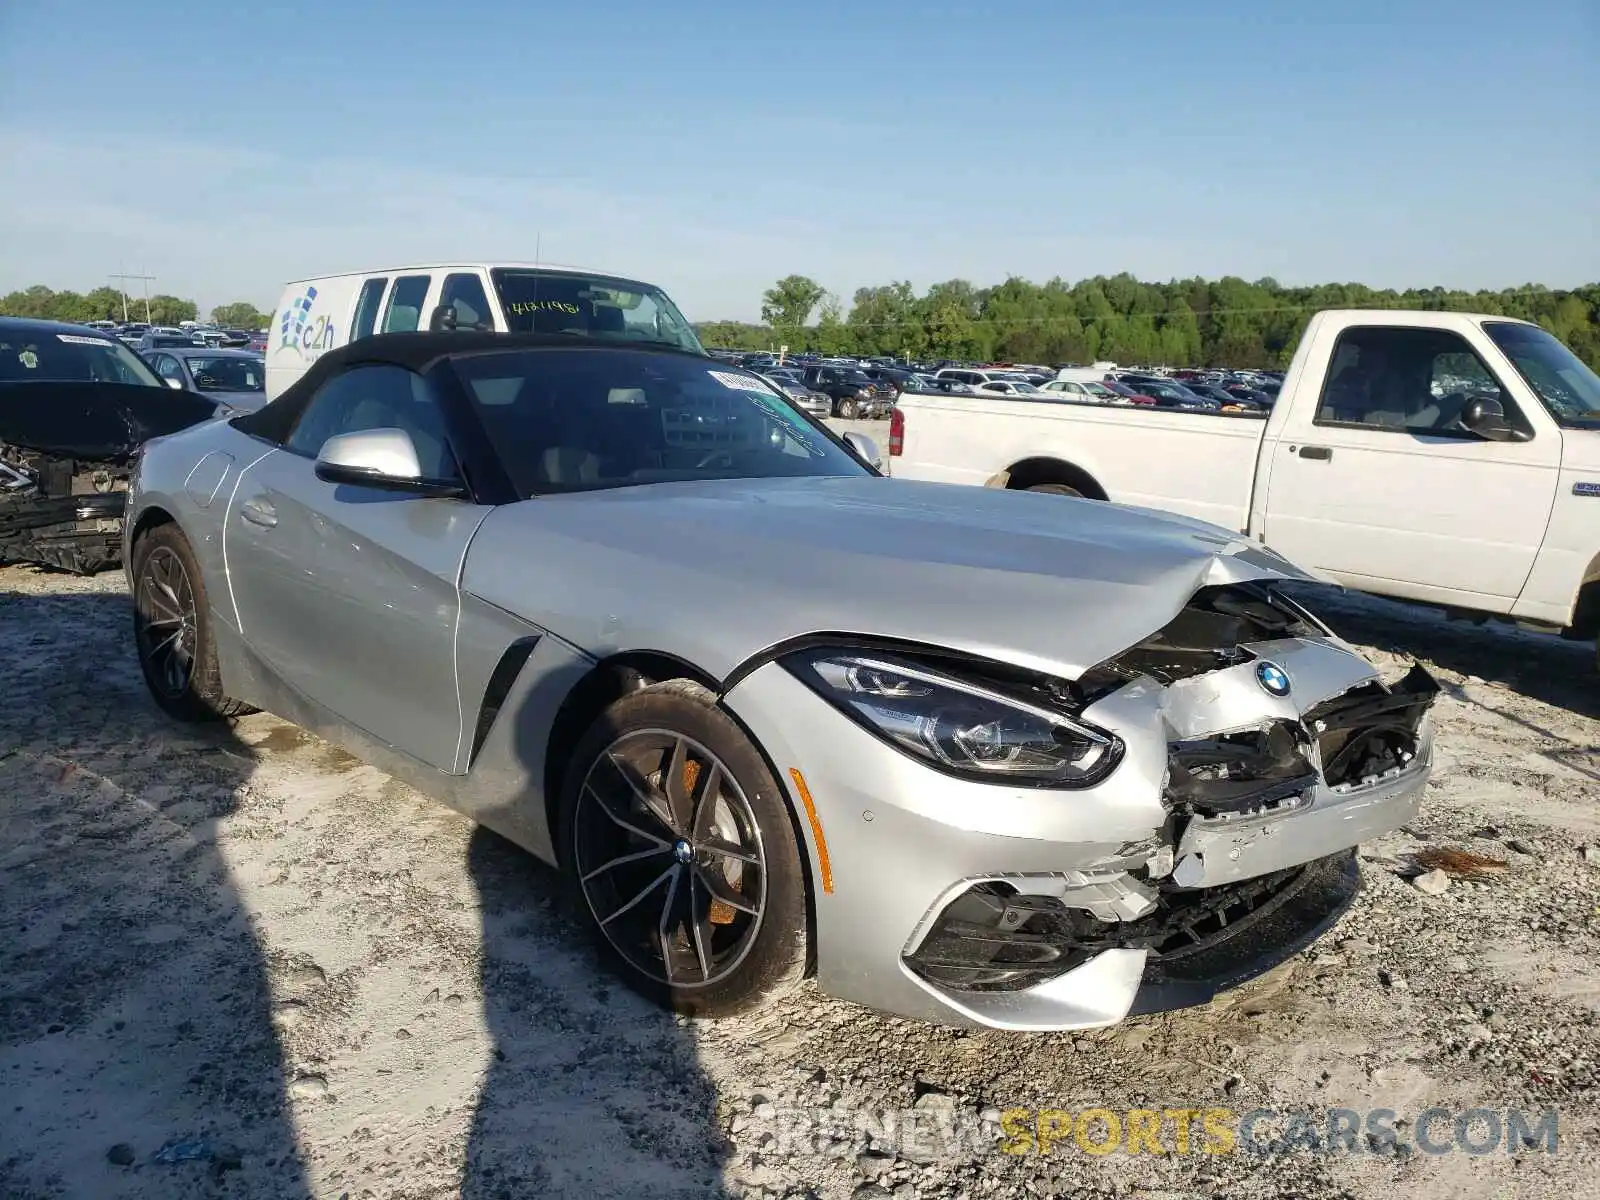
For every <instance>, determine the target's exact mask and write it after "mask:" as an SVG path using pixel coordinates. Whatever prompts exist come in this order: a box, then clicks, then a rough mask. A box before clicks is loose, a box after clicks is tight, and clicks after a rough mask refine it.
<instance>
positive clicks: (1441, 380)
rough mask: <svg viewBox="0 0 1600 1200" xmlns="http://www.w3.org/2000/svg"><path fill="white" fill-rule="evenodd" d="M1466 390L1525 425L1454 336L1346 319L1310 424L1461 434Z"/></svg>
mask: <svg viewBox="0 0 1600 1200" xmlns="http://www.w3.org/2000/svg"><path fill="white" fill-rule="evenodd" d="M1474 396H1493V397H1495V398H1497V399H1499V400H1500V401H1501V403H1502V404H1503V405H1504V406H1505V411H1506V420H1507V421H1508V422H1509V423H1511V424H1512V425H1515V426H1518V427H1520V428H1523V429H1524V431H1525V432H1530V433H1531V432H1532V431H1531V429H1528V427H1527V424H1526V421H1525V420H1524V419H1523V417H1522V415H1521V414H1520V413H1519V412H1517V411H1516V406H1515V405H1514V404H1513V403H1512V402H1511V399H1510V397H1508V396H1505V395H1504V394H1503V389H1502V388H1501V387H1500V384H1499V383H1498V382H1497V381H1496V379H1495V377H1494V373H1493V372H1492V371H1490V370H1489V368H1488V367H1487V366H1485V365H1484V362H1483V360H1482V359H1481V358H1479V357H1478V356H1477V354H1476V353H1474V352H1473V349H1472V347H1471V346H1469V345H1468V344H1467V343H1466V341H1465V340H1464V339H1463V338H1462V337H1461V336H1460V335H1459V334H1455V333H1451V332H1450V331H1449V330H1444V329H1418V328H1395V327H1389V326H1376V325H1365V326H1354V327H1352V328H1350V329H1346V330H1345V331H1344V332H1343V333H1341V334H1340V335H1339V340H1338V342H1336V343H1335V345H1334V349H1333V359H1332V361H1331V362H1330V363H1329V364H1328V373H1327V376H1326V378H1325V381H1324V383H1323V385H1322V397H1321V399H1320V401H1319V402H1318V404H1317V415H1316V422H1315V423H1316V424H1318V425H1355V426H1360V427H1362V428H1366V429H1382V430H1389V431H1392V432H1395V433H1409V434H1418V433H1426V434H1428V435H1429V436H1432V437H1462V438H1469V437H1472V436H1473V435H1472V434H1470V433H1468V432H1467V431H1466V430H1465V429H1463V428H1462V427H1461V425H1460V424H1459V418H1460V416H1461V409H1462V407H1463V406H1464V405H1465V404H1466V402H1467V401H1468V400H1469V399H1470V398H1472V397H1474Z"/></svg>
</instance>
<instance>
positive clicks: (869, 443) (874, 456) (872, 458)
mask: <svg viewBox="0 0 1600 1200" xmlns="http://www.w3.org/2000/svg"><path fill="white" fill-rule="evenodd" d="M844 443H845V445H847V446H849V447H850V450H851V452H852V453H853V454H854V455H855V456H856V457H857V458H859V459H860V460H861V461H862V462H864V463H866V464H867V466H869V467H871V468H872V469H873V470H875V471H881V470H883V457H882V455H880V454H879V453H878V443H877V442H875V441H873V440H872V439H871V438H869V437H868V436H867V435H866V434H864V433H854V432H851V433H847V434H845V435H844Z"/></svg>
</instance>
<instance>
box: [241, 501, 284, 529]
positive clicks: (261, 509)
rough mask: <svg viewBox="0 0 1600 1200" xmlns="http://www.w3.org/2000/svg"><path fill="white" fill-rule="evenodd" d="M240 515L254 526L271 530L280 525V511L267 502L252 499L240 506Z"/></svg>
mask: <svg viewBox="0 0 1600 1200" xmlns="http://www.w3.org/2000/svg"><path fill="white" fill-rule="evenodd" d="M239 515H240V516H241V517H243V518H244V519H245V520H246V521H249V522H250V524H252V525H259V526H261V527H262V528H263V529H271V528H272V527H273V526H274V525H276V524H277V523H278V510H277V509H275V508H273V507H272V505H271V504H269V503H268V502H267V501H265V500H261V499H258V498H256V497H251V498H250V499H249V500H246V501H245V502H244V503H243V504H241V505H239Z"/></svg>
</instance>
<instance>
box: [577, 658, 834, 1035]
mask: <svg viewBox="0 0 1600 1200" xmlns="http://www.w3.org/2000/svg"><path fill="white" fill-rule="evenodd" d="M561 801H562V803H561V817H560V833H559V837H560V841H559V843H558V845H559V847H560V857H561V862H562V869H563V871H564V872H565V874H566V876H567V879H568V882H569V883H570V885H571V886H572V888H573V889H574V891H575V892H576V894H577V897H578V903H579V906H580V910H581V911H582V912H583V914H584V915H585V917H586V918H587V920H588V923H589V927H590V933H591V935H592V936H593V937H594V940H595V943H596V945H597V946H598V947H599V949H600V952H601V954H602V955H603V956H604V957H605V959H606V960H607V962H608V964H609V965H610V966H611V967H612V968H613V969H614V970H615V971H616V972H617V973H618V974H619V975H620V976H621V977H622V978H623V979H624V980H625V981H626V982H627V984H628V985H629V986H630V987H632V988H633V989H634V990H636V991H638V992H640V993H641V994H643V995H645V996H647V997H649V998H650V999H652V1000H654V1001H656V1002H657V1003H659V1004H662V1005H663V1006H665V1007H670V1008H673V1009H676V1010H677V1011H679V1012H683V1013H689V1014H692V1015H697V1016H725V1015H729V1014H732V1013H738V1012H744V1011H747V1010H749V1009H752V1008H755V1007H757V1006H760V1005H763V1004H766V1003H768V1002H770V1001H773V1000H776V999H778V998H779V997H781V996H782V995H784V994H785V993H787V992H789V991H790V990H792V989H793V988H794V987H795V986H796V985H797V984H798V983H799V982H800V980H801V979H802V978H803V977H804V975H805V970H806V962H807V953H808V936H807V934H808V931H807V922H806V894H805V882H804V875H803V873H802V868H801V862H800V847H799V843H798V841H797V838H796V835H795V830H794V823H793V821H792V820H791V819H790V815H789V808H788V805H787V803H786V802H785V800H784V798H783V793H782V790H781V789H780V787H779V785H778V783H777V781H776V780H775V779H773V777H772V773H771V772H770V771H769V770H768V769H767V766H766V764H765V762H764V761H763V759H762V758H761V755H760V754H759V753H757V751H756V749H755V747H754V746H752V745H751V744H750V741H749V739H748V738H746V737H745V735H744V733H743V732H742V731H741V730H740V729H739V727H738V726H737V725H735V724H734V723H733V721H732V720H731V719H729V717H728V716H727V715H726V714H725V713H723V712H721V711H719V710H718V709H716V708H715V707H713V706H712V705H711V704H709V703H707V702H705V698H704V697H701V696H698V695H696V694H694V693H693V692H691V691H689V690H686V689H682V688H677V687H674V686H673V685H671V684H667V685H657V686H655V687H650V688H646V689H644V690H643V691H640V692H635V693H633V694H632V695H630V696H625V697H624V698H623V699H621V700H618V701H617V702H616V703H615V704H613V705H612V706H611V707H610V708H608V709H607V710H606V711H605V713H604V715H602V716H601V718H600V719H599V720H598V721H597V722H596V723H595V725H594V726H593V727H592V728H591V729H590V730H589V731H588V733H586V734H585V735H584V737H583V739H582V741H581V742H580V743H579V745H578V748H577V750H576V752H575V753H574V755H573V759H572V763H571V766H570V767H569V768H568V771H567V776H566V781H565V785H564V787H563V789H562V796H561Z"/></svg>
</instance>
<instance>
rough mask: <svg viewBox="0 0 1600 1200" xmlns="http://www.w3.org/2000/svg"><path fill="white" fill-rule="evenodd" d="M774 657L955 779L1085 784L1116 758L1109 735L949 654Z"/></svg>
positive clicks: (836, 652) (1117, 748) (847, 652)
mask: <svg viewBox="0 0 1600 1200" xmlns="http://www.w3.org/2000/svg"><path fill="white" fill-rule="evenodd" d="M783 665H784V666H785V667H787V668H788V669H789V670H790V671H791V672H793V673H794V674H795V675H796V676H797V677H798V678H799V679H800V680H801V681H802V682H803V683H805V684H807V685H808V686H809V687H810V688H811V689H812V690H813V691H815V692H816V693H817V694H818V695H820V696H822V698H823V699H825V700H827V701H828V702H829V703H831V704H832V705H833V706H834V707H835V708H837V709H839V711H840V712H842V713H844V714H845V715H846V716H848V717H850V718H851V719H852V720H854V721H856V722H857V723H858V724H860V725H862V726H863V727H865V728H866V729H867V730H868V731H869V732H871V733H874V734H876V735H877V736H879V737H881V738H883V739H884V740H885V741H887V742H889V743H890V744H891V745H893V746H895V747H896V748H897V749H900V750H902V751H904V752H906V753H907V754H910V755H911V756H912V757H914V758H917V759H920V760H921V761H923V762H925V763H926V764H927V765H929V766H931V767H933V768H935V769H936V770H939V771H943V772H945V773H947V774H951V775H958V776H960V777H962V778H964V779H977V780H981V781H983V782H985V783H999V784H1007V785H1013V786H1023V787H1046V788H1085V787H1093V786H1094V785H1095V784H1097V783H1099V782H1100V781H1101V780H1103V779H1105V778H1106V776H1108V775H1110V774H1111V772H1112V771H1114V770H1115V769H1116V766H1117V763H1119V762H1120V761H1121V759H1122V742H1121V741H1120V740H1119V739H1118V738H1117V737H1116V736H1115V735H1113V734H1111V733H1108V732H1106V731H1105V730H1103V729H1097V728H1096V727H1095V726H1093V725H1090V724H1088V723H1087V722H1085V721H1082V720H1079V719H1078V718H1077V717H1076V716H1075V715H1073V714H1070V713H1067V712H1064V711H1060V710H1058V709H1057V708H1055V707H1050V706H1047V705H1046V704H1044V703H1041V702H1035V701H1032V700H1028V699H1024V698H1022V697H1021V696H1016V695H1007V694H1006V693H1005V692H1004V691H1001V690H998V689H997V688H996V687H995V686H993V685H991V684H989V683H988V682H986V681H983V682H980V681H979V680H977V679H968V678H963V677H962V674H961V673H958V672H960V664H959V660H952V661H951V662H950V663H949V664H948V669H936V668H934V667H933V666H931V665H928V664H924V663H921V662H918V661H916V660H915V659H912V658H910V657H907V656H904V655H901V654H896V653H893V652H888V651H884V652H879V651H877V650H869V649H863V650H856V649H843V648H839V647H818V648H812V649H807V650H800V651H796V652H795V653H793V654H790V655H788V656H787V657H786V658H784V659H783ZM974 674H981V672H977V671H975V672H974ZM1059 695H1061V696H1065V695H1067V692H1066V691H1065V689H1063V690H1061V691H1060V692H1059Z"/></svg>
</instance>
